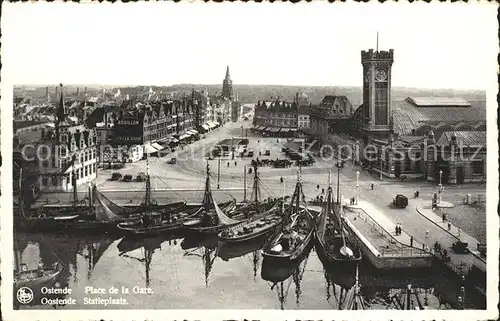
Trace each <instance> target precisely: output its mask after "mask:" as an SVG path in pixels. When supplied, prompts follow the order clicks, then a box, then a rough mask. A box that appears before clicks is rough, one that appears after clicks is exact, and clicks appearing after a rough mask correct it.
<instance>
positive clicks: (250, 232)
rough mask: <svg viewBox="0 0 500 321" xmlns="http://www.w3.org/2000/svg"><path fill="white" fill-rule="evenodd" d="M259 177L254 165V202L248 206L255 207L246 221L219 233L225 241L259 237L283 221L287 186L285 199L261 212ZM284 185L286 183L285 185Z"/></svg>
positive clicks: (243, 240) (239, 240) (241, 240)
mask: <svg viewBox="0 0 500 321" xmlns="http://www.w3.org/2000/svg"><path fill="white" fill-rule="evenodd" d="M259 182H260V180H259V177H258V174H257V166H254V184H253V190H252V194H253V195H252V196H253V202H252V203H251V204H249V205H248V206H247V208H253V211H252V214H253V215H252V216H251V217H250V218H249V219H247V220H245V221H244V222H242V223H240V224H237V225H234V226H230V227H228V228H227V229H224V230H223V231H222V232H220V233H219V238H220V239H221V240H222V241H224V242H245V241H250V240H252V239H255V238H258V237H260V236H262V235H266V234H269V233H270V232H272V231H274V230H275V229H276V228H277V227H278V226H279V225H280V224H281V223H282V222H283V212H284V208H283V207H284V198H285V195H284V194H285V188H284V187H283V199H282V200H281V204H282V206H281V208H280V204H279V203H280V201H276V202H274V203H272V205H273V206H272V207H271V208H270V209H268V210H266V211H264V212H261V211H262V209H263V207H262V206H261V205H260V204H261V202H260V200H259V195H260V189H259ZM283 186H284V185H283Z"/></svg>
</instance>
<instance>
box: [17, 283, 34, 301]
mask: <svg viewBox="0 0 500 321" xmlns="http://www.w3.org/2000/svg"><path fill="white" fill-rule="evenodd" d="M17 301H18V302H19V303H21V304H28V303H30V302H31V301H33V291H32V290H31V289H30V288H27V287H25V286H23V287H22V288H19V290H17Z"/></svg>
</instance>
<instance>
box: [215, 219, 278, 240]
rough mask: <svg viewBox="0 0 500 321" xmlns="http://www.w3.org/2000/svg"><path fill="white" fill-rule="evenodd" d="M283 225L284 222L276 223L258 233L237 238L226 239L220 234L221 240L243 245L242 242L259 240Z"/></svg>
mask: <svg viewBox="0 0 500 321" xmlns="http://www.w3.org/2000/svg"><path fill="white" fill-rule="evenodd" d="M282 224H283V222H282V221H280V222H278V223H276V224H270V225H269V226H268V227H266V228H264V229H261V230H258V231H256V232H251V233H248V234H246V235H242V236H237V237H225V236H223V235H221V234H219V239H220V240H221V241H223V242H227V243H242V242H249V241H252V240H254V239H257V238H259V237H261V236H263V235H266V234H270V233H271V232H272V231H274V230H276V229H277V228H280V226H281V225H282Z"/></svg>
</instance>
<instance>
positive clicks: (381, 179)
mask: <svg viewBox="0 0 500 321" xmlns="http://www.w3.org/2000/svg"><path fill="white" fill-rule="evenodd" d="M380 180H382V152H380Z"/></svg>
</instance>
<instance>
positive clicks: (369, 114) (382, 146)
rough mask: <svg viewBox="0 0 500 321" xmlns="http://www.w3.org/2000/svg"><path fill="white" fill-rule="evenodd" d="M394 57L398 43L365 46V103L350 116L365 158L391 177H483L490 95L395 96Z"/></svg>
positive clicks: (468, 179)
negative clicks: (396, 98) (485, 98)
mask: <svg viewBox="0 0 500 321" xmlns="http://www.w3.org/2000/svg"><path fill="white" fill-rule="evenodd" d="M393 62H394V51H393V50H392V49H391V50H389V51H374V50H372V49H370V50H369V51H362V52H361V63H362V65H363V78H364V81H363V103H362V105H361V106H360V107H359V108H357V110H356V111H355V112H354V114H353V116H352V117H351V118H350V122H349V123H350V125H349V127H350V130H349V133H350V135H351V136H352V137H355V145H356V146H355V148H354V150H358V151H359V153H358V155H359V161H361V162H363V163H365V164H366V165H368V166H370V167H371V168H372V169H373V170H375V171H377V172H379V173H381V174H382V175H383V176H388V177H400V176H401V175H405V176H407V177H408V176H410V177H423V178H425V179H427V180H429V181H436V180H440V179H441V182H442V183H443V184H445V183H451V184H456V183H458V184H461V183H467V182H483V181H484V180H485V178H486V172H485V171H486V169H485V168H486V167H485V157H486V104H485V101H471V102H469V101H466V100H464V99H459V98H452V97H407V98H406V99H404V100H402V101H393V100H392V99H391V81H392V80H391V74H392V73H391V69H392V64H393ZM433 149H437V152H435V153H434V152H432V150H433ZM476 151H477V152H476ZM451 156H453V157H452V158H451V159H450V157H451Z"/></svg>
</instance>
